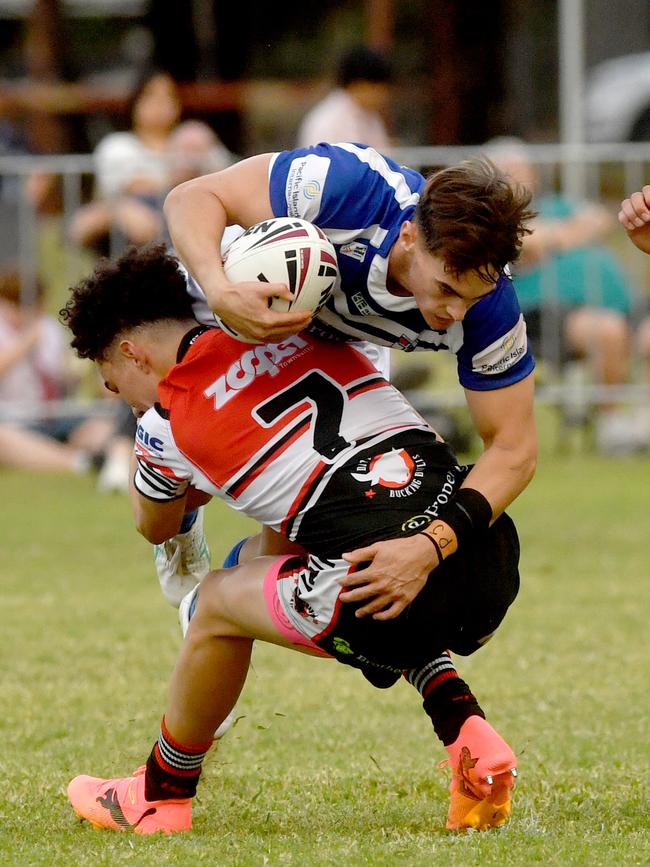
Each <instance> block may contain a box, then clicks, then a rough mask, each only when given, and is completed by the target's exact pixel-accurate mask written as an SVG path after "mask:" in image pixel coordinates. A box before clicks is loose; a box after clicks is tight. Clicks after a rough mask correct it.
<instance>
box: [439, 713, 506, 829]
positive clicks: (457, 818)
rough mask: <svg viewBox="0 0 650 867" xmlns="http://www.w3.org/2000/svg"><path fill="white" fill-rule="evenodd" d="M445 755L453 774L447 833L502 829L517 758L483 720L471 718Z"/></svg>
mask: <svg viewBox="0 0 650 867" xmlns="http://www.w3.org/2000/svg"><path fill="white" fill-rule="evenodd" d="M447 752H448V753H449V760H448V761H449V765H450V767H451V770H452V778H451V783H450V786H449V792H450V795H451V800H450V804H449V812H448V814H447V825H446V827H447V829H448V830H450V831H460V830H464V829H467V828H474V829H475V830H477V831H486V830H487V829H488V828H498V827H499V826H500V825H504V824H505V823H506V822H507V821H508V818H509V816H510V811H511V803H510V795H511V792H512V789H513V787H514V784H515V779H516V777H517V767H516V766H517V758H516V756H515V754H514V753H513V751H512V750H511V749H510V747H509V746H508V744H507V743H506V742H505V741H504V740H503V738H502V737H501V735H499V734H498V733H497V732H496V731H495V730H494V729H493V728H492V726H491V725H490V724H489V723H488V722H486V720H484V719H483V718H482V717H480V716H471V717H469V718H468V719H467V720H465V722H464V723H463V725H462V727H461V730H460V734H459V735H458V738H457V739H456V740H455V741H454V742H453V744H449V746H448V747H447Z"/></svg>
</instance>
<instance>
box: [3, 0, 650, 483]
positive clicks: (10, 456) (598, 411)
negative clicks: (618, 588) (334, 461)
mask: <svg viewBox="0 0 650 867" xmlns="http://www.w3.org/2000/svg"><path fill="white" fill-rule="evenodd" d="M612 20H616V27H615V28H613V27H612V26H611V22H612ZM321 140H330V141H341V140H350V141H357V142H362V143H365V144H369V145H372V146H374V147H376V148H377V149H378V150H380V151H381V152H383V153H387V154H389V155H391V156H393V157H394V158H396V159H398V161H400V162H402V163H406V164H409V165H411V166H413V167H414V168H418V169H419V170H421V171H423V172H426V171H429V170H431V169H434V168H436V167H439V166H443V165H446V164H449V163H451V162H455V161H457V160H459V159H462V158H464V157H465V156H467V155H470V154H472V155H474V154H476V153H478V152H482V153H486V154H487V155H488V156H489V157H490V158H491V159H492V160H493V161H494V162H495V163H497V165H499V166H500V167H501V168H502V169H503V170H504V171H505V172H506V173H508V174H509V175H510V176H511V177H512V179H513V182H516V183H522V184H525V185H526V186H528V187H529V188H530V189H531V190H532V191H533V193H534V196H535V207H536V209H537V211H538V213H539V216H538V218H537V220H536V222H535V225H534V232H533V233H532V234H531V235H530V237H529V238H528V239H527V240H526V244H525V247H524V251H523V254H522V257H521V259H520V261H519V262H517V263H516V265H515V266H514V274H515V280H516V286H517V290H518V292H519V296H520V302H521V305H522V308H523V310H524V313H525V315H526V319H527V322H528V328H529V334H530V337H531V339H532V340H533V343H534V346H535V351H536V356H537V358H538V360H539V375H538V381H539V393H540V399H541V400H543V401H545V402H546V403H547V404H548V405H550V406H552V407H553V408H554V410H556V416H557V420H558V423H559V431H560V437H561V438H565V435H566V434H567V432H568V431H569V430H570V429H571V428H574V429H578V430H579V431H580V433H581V439H580V442H581V444H582V446H583V447H585V448H587V447H593V448H597V449H599V450H600V451H602V452H604V453H607V454H612V455H624V454H629V453H632V452H638V451H646V452H650V406H649V401H648V383H649V382H650V373H649V371H650V316H649V315H648V314H649V312H650V303H649V301H650V273H649V271H648V261H646V260H647V258H648V257H644V256H643V255H642V254H641V253H639V251H637V250H635V249H634V248H633V247H632V245H630V244H629V243H628V242H627V241H626V239H625V236H624V233H623V232H622V231H620V229H619V228H618V227H617V224H616V219H615V217H616V211H617V207H618V203H619V202H620V200H621V198H623V197H624V196H625V195H627V194H628V193H629V192H631V191H632V190H634V189H638V188H640V186H641V185H642V184H643V183H647V182H648V180H649V179H650V6H649V4H648V3H647V0H607V2H605V0H483V2H481V3H454V2H449V0H411V2H409V3H397V2H395V0H347V2H341V0H337V2H333V0H321V3H319V4H318V12H317V14H315V11H314V7H313V4H309V3H304V2H303V3H295V2H290V0H289V2H285V3H284V4H281V5H280V6H278V5H276V4H253V5H252V6H251V5H250V4H246V5H242V6H237V4H231V3H224V2H219V0H191V2H190V0H188V2H186V3H174V2H168V0H167V2H165V0H83V2H81V0H78V2H77V0H0V226H1V231H0V469H1V467H2V466H3V465H5V466H15V467H25V468H31V469H39V470H40V469H52V470H65V471H69V472H89V471H92V470H96V471H98V473H99V475H98V485H99V487H100V488H101V489H103V490H114V489H123V488H124V487H125V485H126V470H125V462H126V461H127V460H128V454H129V452H130V449H131V442H132V420H131V419H130V418H129V414H128V411H127V412H125V410H124V408H123V407H120V406H119V405H118V402H117V401H114V400H113V399H111V398H110V397H109V396H108V395H106V394H103V393H102V389H101V384H100V383H98V382H97V381H96V379H95V378H94V375H93V374H92V372H90V371H89V370H87V369H86V366H85V365H80V364H79V363H78V362H75V361H74V360H73V359H71V357H70V353H69V351H68V349H67V346H66V337H65V334H64V333H63V332H62V329H61V327H60V325H59V324H58V322H57V320H56V311H57V310H58V308H59V307H60V306H61V304H62V303H63V302H64V301H65V295H66V287H67V286H69V285H70V284H71V283H72V282H74V281H75V280H76V279H78V278H79V277H80V276H81V275H83V274H84V273H85V272H86V271H87V270H88V268H89V267H90V266H91V265H92V262H93V260H94V259H95V258H96V257H98V256H102V255H112V254H115V253H117V252H119V251H120V250H121V249H123V248H124V246H125V245H126V244H129V243H133V244H138V245H139V244H145V243H147V242H149V241H152V240H157V239H163V240H164V239H165V237H166V232H165V225H164V221H163V216H162V203H163V201H164V198H165V195H166V193H167V192H168V191H169V190H170V189H171V188H172V187H173V186H175V185H176V184H178V183H179V182H181V181H182V180H185V179H187V178H191V177H193V176H196V175H199V174H203V173H206V172H211V171H217V170H219V169H221V168H224V167H226V166H227V165H229V164H231V163H233V162H234V161H236V160H238V159H241V158H242V157H245V156H247V155H250V154H253V153H259V152H262V151H267V150H280V149H284V148H290V147H294V146H302V145H308V144H312V143H316V142H317V141H321ZM430 365H431V359H429V358H426V359H417V360H411V359H407V360H406V361H403V360H402V361H401V362H400V364H399V366H398V367H397V371H396V378H397V382H398V384H399V385H401V386H402V387H403V388H404V389H406V390H409V391H410V392H411V394H412V396H413V398H414V399H415V401H416V403H417V404H418V405H419V406H420V407H421V409H422V411H423V412H426V413H427V414H428V415H429V416H430V417H431V420H432V422H433V423H434V425H435V426H436V427H438V428H439V429H440V431H441V433H443V435H446V436H447V437H448V438H451V439H452V440H453V444H454V445H455V446H456V447H457V448H460V449H461V450H463V449H465V448H467V447H470V446H471V443H470V442H469V441H468V440H467V436H468V434H467V432H466V428H465V426H464V425H463V419H462V415H460V414H459V415H456V414H455V413H456V404H458V405H460V404H461V403H462V396H461V395H458V394H457V393H454V390H453V389H452V390H451V392H450V391H449V390H448V389H446V385H449V386H451V383H452V379H451V378H450V380H449V382H448V383H447V382H446V381H445V378H444V372H443V374H442V375H441V374H440V372H436V375H435V377H434V375H433V372H432V370H431V369H430ZM438 366H439V359H438V358H436V371H437V369H438ZM459 412H460V411H459Z"/></svg>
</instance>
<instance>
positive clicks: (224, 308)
mask: <svg viewBox="0 0 650 867" xmlns="http://www.w3.org/2000/svg"><path fill="white" fill-rule="evenodd" d="M270 160H271V155H270V154H261V155H259V156H255V157H251V158H250V159H247V160H242V161H241V162H239V163H236V164H235V165H233V166H230V167H228V168H227V169H224V170H223V171H221V172H215V173H214V174H211V175H204V176H203V177H200V178H195V179H194V180H191V181H187V182H186V183H184V184H180V185H179V186H178V187H176V188H175V189H173V190H172V191H171V192H170V193H169V195H168V196H167V199H166V201H165V216H166V218H167V225H168V228H169V233H170V236H171V239H172V242H173V244H174V247H175V249H176V252H177V254H178V256H179V258H180V259H181V261H182V262H183V264H184V265H185V266H186V268H187V269H188V271H189V272H190V273H191V274H192V276H193V277H194V278H195V279H196V280H197V282H198V283H199V285H200V286H201V288H202V289H203V291H204V292H205V295H206V298H207V300H208V303H209V304H210V307H211V308H212V309H213V310H214V312H215V313H216V314H217V315H218V316H219V317H220V318H221V319H223V320H224V321H225V322H226V323H227V324H228V325H230V326H231V327H232V328H234V329H235V331H238V332H240V333H242V334H243V335H244V336H246V337H249V338H250V339H252V340H258V341H279V340H282V339H283V338H285V337H288V336H289V335H291V334H295V333H296V332H298V331H301V330H302V329H303V328H305V327H306V326H307V325H308V324H309V321H310V315H309V314H308V313H306V312H293V313H291V312H290V313H280V312H278V311H275V310H270V309H269V299H270V298H271V297H273V296H277V297H280V298H285V299H287V300H290V299H291V297H292V296H291V293H290V292H289V289H288V287H287V286H283V285H282V284H279V283H261V282H251V283H230V282H229V281H228V279H227V277H226V275H225V273H224V270H223V267H222V264H221V240H222V238H223V233H224V230H225V228H226V226H230V225H240V226H243V227H244V228H248V227H249V226H252V225H254V224H255V223H258V222H260V221H262V220H268V219H272V218H273V216H274V215H273V211H272V209H271V201H270V198H269V192H268V171H269V163H270Z"/></svg>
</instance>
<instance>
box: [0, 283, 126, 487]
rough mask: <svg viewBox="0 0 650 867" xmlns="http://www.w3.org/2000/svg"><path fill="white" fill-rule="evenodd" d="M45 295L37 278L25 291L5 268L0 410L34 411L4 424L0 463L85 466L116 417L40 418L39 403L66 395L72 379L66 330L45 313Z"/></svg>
mask: <svg viewBox="0 0 650 867" xmlns="http://www.w3.org/2000/svg"><path fill="white" fill-rule="evenodd" d="M29 290H31V291H29ZM30 296H31V297H30ZM42 300H43V289H42V286H41V284H40V283H39V282H38V281H35V282H34V285H33V287H28V290H27V291H25V292H24V293H23V292H22V285H21V280H20V276H19V274H18V272H17V271H4V272H0V409H2V407H3V404H4V405H5V408H6V407H7V406H8V405H11V406H12V407H14V406H20V407H22V408H24V409H26V410H27V411H28V412H27V415H28V416H29V415H30V414H32V415H33V416H34V418H28V420H26V421H21V422H20V423H13V422H12V423H8V422H2V423H0V464H2V465H9V466H16V467H21V468H24V469H34V470H70V471H83V470H86V469H89V467H90V464H91V457H92V455H94V454H98V453H100V452H101V451H102V448H103V446H104V443H105V442H106V438H107V436H108V435H109V433H110V431H111V428H112V421H111V420H109V419H101V418H82V417H66V418H63V419H39V418H38V410H39V407H40V405H41V404H42V403H43V402H46V401H48V400H52V399H56V398H62V397H65V396H66V394H67V393H68V390H69V387H70V385H71V383H72V377H71V374H70V367H69V362H70V360H71V357H72V356H71V354H70V351H69V348H68V343H67V338H66V334H65V331H64V329H63V327H62V326H61V325H60V324H59V323H58V322H57V321H56V319H54V317H52V316H48V315H46V314H45V313H43V309H42Z"/></svg>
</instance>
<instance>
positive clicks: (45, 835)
mask: <svg viewBox="0 0 650 867" xmlns="http://www.w3.org/2000/svg"><path fill="white" fill-rule="evenodd" d="M0 489H1V491H2V497H1V501H0V526H1V527H2V537H1V542H0V547H1V554H0V578H1V580H2V596H3V603H2V644H1V652H2V656H3V660H2V670H3V689H2V700H3V701H2V704H3V710H2V714H1V715H0V726H1V727H2V749H1V751H0V771H1V774H2V798H1V799H0V864H2V865H4V864H7V865H23V864H25V865H27V864H29V865H32V864H43V865H90V864H93V865H115V864H120V865H121V864H134V865H149V864H150V865H163V864H164V865H167V864H171V865H188V867H189V865H203V864H206V865H207V864H210V865H263V864H270V865H301V867H303V865H308V867H311V865H318V867H321V865H343V867H347V865H362V864H369V865H398V864H399V865H409V867H410V865H445V867H446V865H463V867H466V865H506V864H507V865H530V864H544V865H632V864H646V865H647V864H650V835H649V831H648V821H649V820H648V816H649V812H650V811H649V809H648V808H649V803H648V788H649V783H650V779H649V775H648V767H649V765H650V753H649V748H648V730H647V724H646V716H647V711H648V699H647V695H648V650H649V641H648V628H647V620H648V618H647V615H648V591H647V581H648V576H649V575H650V550H649V541H648V536H649V534H648V492H649V491H650V460H648V459H647V458H646V459H638V460H637V459H635V460H632V459H630V460H619V461H606V460H603V459H598V458H595V457H589V456H579V455H576V456H572V457H562V458H560V457H558V456H555V455H551V454H547V455H546V456H545V457H544V458H543V459H542V461H541V464H540V468H539V471H538V476H537V479H536V480H535V482H534V483H533V485H531V487H530V488H529V489H528V491H527V492H526V493H525V494H524V495H523V496H522V497H521V498H520V499H519V500H518V501H517V503H516V504H515V505H514V507H513V508H512V510H511V513H512V515H513V517H515V519H516V520H517V523H518V525H519V528H520V535H521V538H522V551H523V560H522V579H523V581H522V590H521V593H520V596H519V599H518V600H517V602H516V604H515V606H514V608H513V609H512V611H511V613H510V614H509V616H508V618H507V619H506V621H505V623H504V625H503V627H502V629H501V630H500V633H499V634H498V636H497V637H496V638H495V640H494V641H493V642H492V643H491V644H489V645H488V646H487V647H486V648H485V649H484V650H482V651H481V652H480V653H478V654H477V655H476V656H475V657H471V658H469V659H467V660H462V659H461V660H459V668H460V671H461V674H463V675H465V676H466V677H467V678H468V680H469V681H470V683H471V684H472V685H473V687H474V690H475V692H476V693H477V695H478V696H479V699H480V700H481V702H482V704H483V706H484V708H485V709H486V710H487V712H488V715H489V717H490V718H491V720H492V721H493V722H494V723H495V725H496V726H497V727H498V728H499V729H500V730H501V731H502V732H503V733H504V735H505V736H506V737H507V738H508V739H509V740H510V741H511V743H512V744H513V746H514V748H515V750H516V751H517V753H518V754H519V759H520V765H519V767H520V783H519V786H518V788H517V791H516V800H515V805H514V816H513V820H512V821H511V823H510V824H509V825H508V826H507V827H506V828H504V829H502V830H500V831H497V832H491V833H489V834H483V835H479V834H470V835H465V836H456V835H448V834H447V833H445V832H444V831H443V825H444V818H445V813H446V807H447V796H446V786H447V777H446V772H444V771H442V770H439V769H438V768H437V763H438V761H439V760H441V759H442V758H443V757H444V753H443V751H442V749H441V748H440V747H439V746H438V745H437V743H435V741H434V737H433V733H432V731H431V730H430V727H429V723H428V720H427V718H426V717H425V716H424V714H423V712H422V711H421V709H420V703H419V700H418V698H417V696H416V694H415V693H414V692H413V691H412V689H411V688H410V687H408V686H407V685H406V684H405V683H400V684H398V685H397V686H396V687H394V688H393V689H392V690H389V691H387V692H378V691H375V690H373V688H372V687H370V686H369V685H368V684H367V683H366V682H365V681H364V680H363V679H362V678H361V677H360V675H359V674H358V673H357V672H355V671H353V670H348V669H345V668H344V667H343V666H339V665H337V664H335V663H332V662H329V661H322V660H313V659H309V658H307V657H303V656H301V655H299V654H290V653H289V652H288V651H284V650H281V649H277V648H271V647H265V646H260V647H258V648H256V651H255V654H254V665H253V669H252V671H251V674H250V676H249V679H248V682H247V685H246V688H245V692H244V695H243V697H242V699H241V703H240V705H239V711H240V714H241V716H242V718H241V719H240V720H239V722H238V724H237V726H236V727H235V729H234V730H233V731H232V732H231V733H230V734H229V735H228V736H227V738H226V739H224V741H223V742H222V744H221V745H220V746H219V748H218V750H216V751H214V752H213V754H212V755H211V756H210V758H209V761H208V763H207V766H206V770H205V773H204V778H203V782H202V784H201V788H200V795H199V797H198V799H197V803H196V808H195V814H194V816H195V818H194V830H193V832H192V833H191V834H188V835H181V836H177V837H174V838H171V839H165V838H155V839H154V838H141V837H138V836H136V835H117V834H109V833H98V832H95V831H93V830H92V828H91V827H90V826H89V825H88V824H82V823H80V822H79V821H78V820H77V819H76V818H75V817H74V816H73V814H72V811H71V809H70V807H69V805H68V803H67V801H66V798H65V786H66V784H67V782H68V780H69V779H70V778H71V777H72V776H74V775H75V774H77V773H81V772H86V773H94V774H97V775H116V774H120V775H122V774H125V773H128V772H130V771H131V770H132V769H133V768H134V767H136V766H137V765H138V764H141V763H142V762H143V761H144V759H145V758H146V756H147V754H148V752H149V749H150V746H151V743H152V742H153V740H154V738H155V736H156V735H157V729H158V723H159V718H160V714H161V712H162V709H163V702H164V696H165V691H166V683H167V680H168V676H169V673H170V671H171V668H172V665H173V662H174V659H175V655H176V652H177V649H178V646H179V643H180V635H179V631H178V628H177V624H176V620H175V613H174V612H173V611H172V609H171V608H169V607H168V606H167V605H166V604H165V603H164V601H163V600H162V597H161V596H160V594H159V592H158V589H157V585H156V581H155V577H154V572H153V565H152V560H151V551H150V547H149V546H148V545H147V544H146V543H145V542H144V541H143V540H142V539H141V538H140V537H138V536H137V535H136V533H135V531H134V530H133V529H132V527H131V519H130V512H129V507H128V502H127V499H126V498H125V497H122V496H115V497H100V496H98V495H97V494H96V493H95V491H94V489H93V486H92V482H91V481H90V480H88V479H65V480H64V479H62V478H56V477H49V478H46V479H43V478H37V477H31V476H24V475H18V474H12V473H3V474H2V475H0ZM207 523H208V531H209V537H210V539H211V542H212V547H213V553H214V559H215V562H216V561H217V560H218V559H219V557H220V556H222V555H223V554H224V553H225V551H226V549H227V548H228V547H229V546H230V544H231V543H232V542H233V541H234V540H235V539H236V538H239V536H240V535H243V533H244V532H245V531H246V530H247V528H248V526H249V525H248V524H245V523H243V522H242V521H241V519H239V518H237V517H233V516H232V515H231V514H230V513H229V512H227V511H226V510H225V509H223V508H222V507H221V506H220V505H218V504H214V505H212V506H210V507H209V509H208V522H207Z"/></svg>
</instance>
